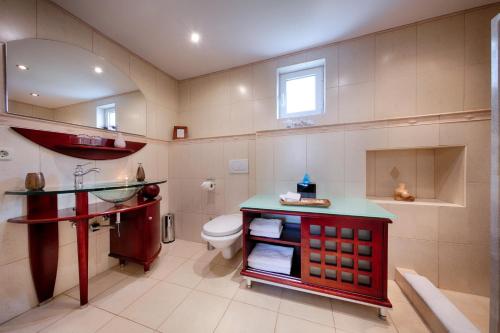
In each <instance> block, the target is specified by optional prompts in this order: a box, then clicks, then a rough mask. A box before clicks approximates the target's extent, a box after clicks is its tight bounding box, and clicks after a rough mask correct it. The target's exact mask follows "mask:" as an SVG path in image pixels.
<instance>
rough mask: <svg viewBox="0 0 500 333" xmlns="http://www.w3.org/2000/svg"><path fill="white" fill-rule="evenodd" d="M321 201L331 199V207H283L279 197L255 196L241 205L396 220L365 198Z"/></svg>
mask: <svg viewBox="0 0 500 333" xmlns="http://www.w3.org/2000/svg"><path fill="white" fill-rule="evenodd" d="M321 199H329V200H330V202H331V206H330V207H328V208H321V207H305V206H283V205H281V204H280V198H279V196H278V195H267V194H261V195H255V196H253V197H251V198H250V199H248V200H247V201H245V202H243V203H242V204H241V205H240V208H241V209H245V208H246V209H260V210H270V211H284V212H301V213H315V214H329V215H347V216H360V217H375V218H385V219H391V220H392V219H394V218H396V216H395V215H393V214H391V213H390V212H388V211H387V210H385V209H384V208H382V207H380V206H379V205H377V204H376V203H374V202H372V201H370V200H367V199H363V198H343V197H331V196H322V197H321Z"/></svg>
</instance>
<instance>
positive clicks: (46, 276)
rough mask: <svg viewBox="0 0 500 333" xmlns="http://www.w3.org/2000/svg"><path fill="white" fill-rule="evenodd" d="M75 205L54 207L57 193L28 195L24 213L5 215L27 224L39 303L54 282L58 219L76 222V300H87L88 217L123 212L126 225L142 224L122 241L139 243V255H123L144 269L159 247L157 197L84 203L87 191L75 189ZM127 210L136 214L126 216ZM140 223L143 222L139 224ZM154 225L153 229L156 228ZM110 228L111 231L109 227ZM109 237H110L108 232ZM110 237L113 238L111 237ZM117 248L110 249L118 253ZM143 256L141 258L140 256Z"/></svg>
mask: <svg viewBox="0 0 500 333" xmlns="http://www.w3.org/2000/svg"><path fill="white" fill-rule="evenodd" d="M75 196H76V201H75V202H76V205H75V208H74V211H73V208H69V209H61V210H58V209H57V194H44V195H30V196H28V197H27V206H28V214H27V216H23V217H17V218H12V219H9V220H8V222H11V223H22V224H27V225H28V247H29V254H30V258H29V260H30V268H31V276H32V277H33V283H34V285H35V290H36V294H37V298H38V301H39V302H40V303H42V302H45V301H47V300H50V299H51V298H52V297H53V295H54V286H55V282H56V276H57V262H58V252H59V236H58V224H57V223H58V222H60V221H73V222H75V224H76V239H77V247H78V273H79V283H80V304H81V305H85V304H87V302H88V247H89V239H88V237H89V236H88V235H89V234H88V233H89V228H88V226H89V219H90V218H93V217H97V216H108V215H109V216H114V215H115V214H117V213H121V214H124V215H123V216H124V219H125V220H129V222H130V223H129V226H128V227H132V224H134V226H133V228H135V229H137V228H138V227H137V226H139V228H142V229H141V230H143V232H144V233H143V234H140V235H138V234H133V235H131V237H129V238H127V239H124V238H123V239H122V243H127V246H130V247H140V249H142V250H143V251H144V252H145V253H146V255H142V254H141V255H140V257H139V259H136V258H134V257H131V258H127V259H128V260H130V261H136V262H140V263H142V264H143V265H144V270H145V271H146V270H149V266H150V265H151V262H152V261H153V260H154V259H156V257H157V256H158V254H159V252H160V250H161V242H160V229H159V228H160V214H159V207H160V204H159V203H160V200H161V197H157V198H156V199H152V200H144V199H143V197H142V196H140V195H138V196H136V197H135V198H134V199H131V200H129V201H127V202H125V203H123V204H118V205H116V206H115V205H113V204H109V203H98V204H91V205H89V204H88V192H77V193H75ZM127 214H131V215H133V216H135V217H138V218H131V217H127ZM141 225H147V227H142V226H141ZM156 229H157V230H156ZM111 232H113V231H111ZM110 237H113V236H112V234H111V236H110ZM112 239H113V238H112ZM121 255H122V254H121V253H120V251H116V253H114V256H115V257H120V256H121ZM143 257H144V258H145V259H144V260H141V258H143Z"/></svg>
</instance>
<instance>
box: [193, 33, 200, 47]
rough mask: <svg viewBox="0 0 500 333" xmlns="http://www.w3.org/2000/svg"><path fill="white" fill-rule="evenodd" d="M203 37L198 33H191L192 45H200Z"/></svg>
mask: <svg viewBox="0 0 500 333" xmlns="http://www.w3.org/2000/svg"><path fill="white" fill-rule="evenodd" d="M200 39H201V36H200V34H199V33H197V32H192V33H191V43H194V44H198V43H199V42H200Z"/></svg>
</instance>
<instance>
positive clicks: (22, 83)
mask: <svg viewBox="0 0 500 333" xmlns="http://www.w3.org/2000/svg"><path fill="white" fill-rule="evenodd" d="M5 47H6V61H5V66H6V83H7V85H6V89H7V96H8V97H7V106H6V110H7V112H9V113H12V114H17V115H23V116H28V117H33V118H39V119H47V120H53V121H57V122H63V123H69V124H75V125H82V126H88V127H95V128H100V129H106V130H110V131H120V132H125V133H132V134H139V135H146V99H145V97H144V95H143V94H142V92H141V91H140V90H139V88H138V87H137V85H136V84H135V83H134V82H133V81H132V80H130V78H129V77H128V76H127V75H126V74H124V73H122V72H121V71H120V70H118V69H117V68H116V67H115V66H113V65H111V64H110V63H109V62H107V61H106V60H105V59H103V58H101V57H98V56H96V55H95V54H93V53H90V52H89V51H87V50H84V49H82V48H80V47H77V46H73V45H70V44H66V43H62V42H55V41H50V40H44V39H23V40H17V41H12V42H8V43H7V44H6V46H5Z"/></svg>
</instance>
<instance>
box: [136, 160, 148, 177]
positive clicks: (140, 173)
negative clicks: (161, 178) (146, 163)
mask: <svg viewBox="0 0 500 333" xmlns="http://www.w3.org/2000/svg"><path fill="white" fill-rule="evenodd" d="M135 179H137V181H138V182H143V181H144V179H146V172H144V168H143V167H142V163H139V166H138V167H137V172H136V174H135Z"/></svg>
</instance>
